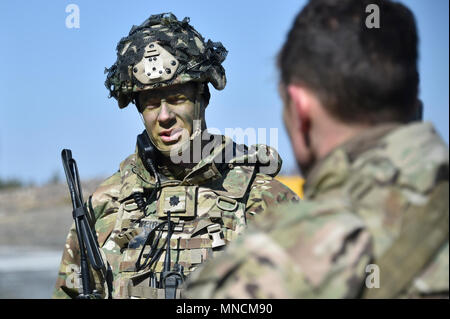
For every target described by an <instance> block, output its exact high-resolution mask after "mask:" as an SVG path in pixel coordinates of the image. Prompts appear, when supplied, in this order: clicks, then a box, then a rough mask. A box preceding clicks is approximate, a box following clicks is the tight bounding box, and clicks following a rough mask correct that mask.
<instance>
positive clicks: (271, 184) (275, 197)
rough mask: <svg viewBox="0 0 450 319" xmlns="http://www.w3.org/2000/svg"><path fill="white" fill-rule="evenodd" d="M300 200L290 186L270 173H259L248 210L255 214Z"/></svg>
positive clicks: (248, 202) (256, 176) (249, 200)
mask: <svg viewBox="0 0 450 319" xmlns="http://www.w3.org/2000/svg"><path fill="white" fill-rule="evenodd" d="M298 201H300V198H299V197H298V196H297V194H295V192H293V191H292V190H291V189H290V188H289V187H287V186H286V185H284V184H283V183H281V182H280V181H278V180H276V179H274V178H273V177H271V176H269V175H266V174H262V173H257V174H256V175H255V178H254V180H253V183H252V185H251V188H250V193H249V197H248V200H247V205H246V211H247V213H248V214H249V215H250V216H254V215H257V214H260V213H262V212H264V211H266V210H268V208H269V207H273V206H275V205H280V204H286V203H297V202H298Z"/></svg>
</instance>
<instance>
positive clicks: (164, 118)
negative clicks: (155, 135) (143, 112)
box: [158, 100, 173, 123]
mask: <svg viewBox="0 0 450 319" xmlns="http://www.w3.org/2000/svg"><path fill="white" fill-rule="evenodd" d="M172 119H173V113H172V112H171V110H170V108H169V106H168V105H167V103H166V101H164V100H162V101H161V110H160V112H159V114H158V121H159V122H160V123H167V122H169V121H171V120H172Z"/></svg>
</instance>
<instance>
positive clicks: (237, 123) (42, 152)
mask: <svg viewBox="0 0 450 319" xmlns="http://www.w3.org/2000/svg"><path fill="white" fill-rule="evenodd" d="M402 2H403V3H405V4H406V5H408V6H409V7H410V8H411V9H412V11H413V12H414V14H415V16H416V20H417V24H418V29H419V36H420V48H419V49H420V61H419V67H420V74H421V87H420V90H421V91H420V96H421V99H422V100H423V102H424V105H425V114H424V118H425V120H429V121H431V122H433V123H434V124H435V125H436V127H437V129H438V131H439V133H440V134H441V135H442V136H443V138H444V140H445V141H446V142H447V144H448V136H449V131H448V127H449V125H448V111H449V94H448V87H449V83H448V82H449V76H448V61H449V51H448V47H449V45H448V38H449V36H448V29H449V28H448V25H449V18H448V12H449V11H448V1H447V0H433V1H425V0H405V1H402ZM71 3H74V4H76V5H78V7H79V9H80V28H79V29H68V28H67V27H66V25H65V20H66V17H67V15H68V13H66V12H65V8H66V6H67V5H68V4H71ZM304 4H305V1H292V0H283V1H234V0H232V1H214V2H213V1H206V0H196V1H167V0H166V1H148V0H147V1H106V0H102V1H85V0H79V1H76V0H72V1H42V0H41V1H35V0H32V1H23V0H22V1H1V2H0V36H1V39H2V41H3V44H2V47H1V50H0V61H1V62H0V63H1V70H2V73H1V76H0V94H1V100H0V177H2V178H13V177H16V178H20V179H22V180H23V181H25V182H35V183H44V182H45V181H47V180H48V179H49V177H50V176H51V175H52V174H54V173H55V172H58V173H59V174H60V176H61V177H63V176H64V173H63V169H62V165H61V159H60V153H61V150H62V149H63V148H70V149H72V151H73V154H74V157H75V159H76V160H77V162H78V166H79V169H80V174H81V177H82V178H92V177H100V176H108V175H111V174H112V173H114V172H115V171H116V170H117V168H118V165H119V163H120V162H121V161H122V160H123V159H124V158H125V157H126V156H128V155H129V154H130V153H132V152H133V151H134V146H135V141H136V135H137V134H138V133H140V132H141V131H142V129H143V125H142V122H141V121H140V118H139V116H138V114H137V112H136V110H135V108H134V107H129V108H127V109H124V110H119V109H118V107H117V105H116V103H115V100H113V99H108V98H107V95H108V92H107V90H106V88H105V87H104V84H103V83H104V80H105V75H104V73H103V71H104V68H105V67H109V66H110V65H111V64H112V63H114V61H115V58H116V52H115V47H116V44H117V42H118V41H119V40H120V38H121V37H123V36H125V35H127V34H128V32H129V30H130V28H131V26H132V25H133V24H140V23H141V22H143V21H144V20H145V19H146V18H147V17H148V16H149V15H151V14H155V13H161V12H169V11H171V12H173V13H174V14H175V15H176V16H177V17H178V18H179V19H182V18H184V17H185V16H189V17H190V18H191V24H192V25H193V26H194V27H195V28H196V29H197V30H198V31H199V32H200V33H202V35H203V36H204V37H205V38H206V39H211V40H213V41H221V42H222V43H223V44H224V46H225V47H226V48H227V49H228V51H229V54H228V57H227V59H226V60H225V62H224V67H225V69H226V72H227V78H228V84H227V87H226V88H225V89H224V90H223V91H219V92H218V91H215V90H214V89H211V93H212V96H211V103H210V105H209V106H208V109H207V111H206V119H207V123H208V126H209V127H215V128H218V129H219V130H221V132H222V133H224V132H225V128H236V127H241V128H247V127H254V128H266V129H267V131H269V128H278V133H279V134H278V135H279V139H278V150H279V153H280V154H281V156H282V158H283V160H284V163H283V169H284V170H285V171H289V170H292V169H294V168H295V161H294V158H293V155H292V151H291V147H290V144H289V140H288V137H287V135H286V133H285V130H284V127H283V125H282V120H281V102H280V100H279V98H278V95H277V90H276V85H277V71H276V68H275V57H276V54H277V52H278V50H279V48H280V47H281V45H282V43H283V41H284V39H285V36H286V32H287V31H288V29H289V28H290V25H291V23H292V21H293V18H294V17H295V15H296V14H297V12H298V11H299V10H300V8H301V7H303V5H304Z"/></svg>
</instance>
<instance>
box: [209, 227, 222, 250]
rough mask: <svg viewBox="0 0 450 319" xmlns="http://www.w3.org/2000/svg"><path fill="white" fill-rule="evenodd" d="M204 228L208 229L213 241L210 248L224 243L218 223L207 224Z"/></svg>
mask: <svg viewBox="0 0 450 319" xmlns="http://www.w3.org/2000/svg"><path fill="white" fill-rule="evenodd" d="M206 229H207V230H208V234H209V236H210V237H211V239H212V241H213V242H212V244H211V247H212V248H217V247H222V246H225V245H226V243H225V240H223V238H222V237H223V234H222V228H221V227H220V225H219V224H212V225H209V226H208V227H206Z"/></svg>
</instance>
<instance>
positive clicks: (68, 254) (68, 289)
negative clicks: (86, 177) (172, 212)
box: [52, 172, 120, 299]
mask: <svg viewBox="0 0 450 319" xmlns="http://www.w3.org/2000/svg"><path fill="white" fill-rule="evenodd" d="M119 185H120V173H119V172H117V173H116V174H114V175H112V176H111V177H109V178H108V179H106V180H105V181H104V182H103V183H102V184H100V186H99V187H98V189H97V190H96V191H95V192H94V194H93V195H92V197H91V201H90V204H88V205H87V206H88V211H89V213H90V216H93V217H94V221H92V222H93V223H95V231H96V235H97V238H98V242H99V245H100V247H101V246H102V245H103V243H104V241H105V240H106V238H107V237H108V236H109V233H110V232H111V231H112V228H113V226H114V217H115V216H114V213H116V212H117V208H118V204H117V202H116V201H115V198H116V197H115V196H116V194H118V192H119V191H120V189H119ZM79 265H80V249H79V245H78V239H77V233H76V230H75V223H72V226H71V228H70V230H69V234H68V235H67V239H66V243H65V246H64V251H63V255H62V258H61V263H60V266H59V271H58V278H57V280H56V285H55V289H54V291H53V295H52V298H58V299H60V298H61V299H65V298H75V297H76V296H77V295H78V288H79V287H80V280H79V278H78V277H79V276H78V274H77V272H78V271H79ZM94 277H95V278H96V279H97V278H98V276H95V275H94ZM97 284H98V285H99V286H100V287H103V284H102V283H97Z"/></svg>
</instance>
